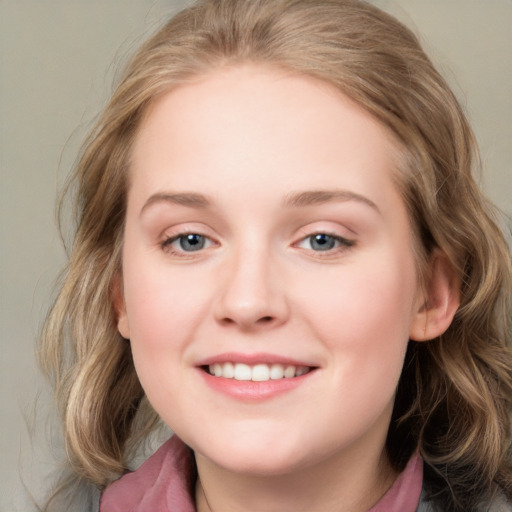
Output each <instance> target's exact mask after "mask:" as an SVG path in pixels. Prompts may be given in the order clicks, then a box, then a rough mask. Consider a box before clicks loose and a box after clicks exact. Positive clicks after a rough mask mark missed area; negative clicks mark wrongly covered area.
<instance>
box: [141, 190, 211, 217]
mask: <svg viewBox="0 0 512 512" xmlns="http://www.w3.org/2000/svg"><path fill="white" fill-rule="evenodd" d="M157 203H170V204H177V205H180V206H188V207H189V208H199V209H206V208H208V207H209V206H210V204H211V203H210V201H209V199H208V198H207V197H206V196H204V195H202V194H196V193H195V192H179V193H178V192H176V193H173V192H157V193H156V194H153V195H152V196H150V198H149V199H148V200H147V201H146V202H145V203H144V206H143V207H142V209H141V210H140V214H141V215H142V214H143V213H144V211H145V210H147V209H148V208H149V207H150V206H153V205H154V204H157Z"/></svg>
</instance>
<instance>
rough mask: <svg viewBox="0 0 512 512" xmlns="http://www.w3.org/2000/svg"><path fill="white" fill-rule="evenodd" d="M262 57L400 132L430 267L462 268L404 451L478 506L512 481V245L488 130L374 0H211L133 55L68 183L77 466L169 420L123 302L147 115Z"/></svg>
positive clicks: (416, 375) (116, 457)
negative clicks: (117, 292) (136, 348)
mask: <svg viewBox="0 0 512 512" xmlns="http://www.w3.org/2000/svg"><path fill="white" fill-rule="evenodd" d="M248 62H249V63H256V64H263V65H270V66H277V67H280V68H283V69H288V70H290V71H292V72H294V73H298V74H303V75H307V76H311V77H315V78H317V79H319V80H322V81H324V82H327V83H329V84H331V85H333V86H335V87H336V88H338V90H340V91H341V92H342V93H344V94H346V95H347V96H349V97H350V98H352V99H353V100H355V101H356V102H357V103H359V105H361V106H362V107H363V108H365V109H366V110H367V111H369V112H370V113H371V114H373V115H374V116H375V117H376V118H378V119H379V120H380V121H381V122H382V123H383V124H384V125H386V126H387V127H388V128H389V129H390V130H391V131H392V132H393V133H394V134H395V136H396V137H397V139H398V140H399V141H400V143H401V148H402V151H401V155H400V158H399V164H398V169H397V184H398V186H399V187H400V189H401V192H402V194H403V198H404V201H405V203H406V205H407V207H408V211H409V214H410V217H411V219H412V222H413V226H414V229H415V233H416V245H417V253H418V254H417V258H418V262H419V263H418V266H419V268H420V271H421V270H422V269H423V271H425V268H426V261H427V260H428V256H429V254H430V253H431V251H432V250H433V249H434V248H439V249H440V250H442V251H443V252H444V253H445V254H446V255H447V256H448V258H449V260H450V262H451V264H452V265H453V268H454V269H455V271H456V274H457V276H458V278H459V280H460V282H461V283H462V285H461V306H460V308H459V310H458V312H457V314H456V316H455V319H454V321H453V323H452V325H451V326H450V327H449V329H448V330H447V331H446V333H445V334H443V335H442V336H440V337H439V338H438V339H435V340H432V341H430V342H427V343H415V342H412V341H411V342H410V344H409V348H408V351H407V355H406V359H405V364H404V369H403V373H402V376H401V379H400V382H399V386H398V391H397V398H396V404H395V410H394V414H393V419H392V422H391V425H390V429H389V435H388V441H387V450H388V453H389V457H390V460H391V463H392V464H393V466H394V467H395V468H396V469H397V470H400V469H401V468H403V467H404V464H405V463H406V461H407V460H408V458H409V457H410V456H411V454H412V453H413V451H414V450H419V452H420V454H421V455H422V457H423V458H424V460H425V462H426V468H427V475H428V476H429V481H430V484H431V486H430V490H431V494H432V496H433V498H432V499H433V500H437V502H439V503H441V504H442V505H443V506H444V507H445V508H444V509H445V510H453V511H456V510H460V511H462V510H464V511H465V512H467V511H469V510H473V509H474V508H475V504H476V503H478V502H480V501H481V500H485V499H488V498H489V496H490V495H491V494H492V492H493V490H494V489H495V488H496V486H499V487H500V488H501V489H502V490H503V492H504V493H505V494H506V495H507V496H508V497H512V470H511V466H510V453H509V447H510V431H511V424H510V411H511V399H512V374H511V368H512V358H511V353H510V349H509V346H508V342H509V340H510V334H511V327H510V326H511V307H510V297H511V293H512V292H511V289H512V285H511V280H512V278H511V274H512V270H511V263H510V261H511V259H510V253H509V249H508V248H507V245H506V242H505V240H504V237H503V235H502V233H501V231H500V229H499V228H498V222H497V220H496V216H495V214H494V213H493V210H492V207H491V206H490V205H489V204H488V203H487V201H486V200H485V199H484V197H483V196H482V194H481V192H480V190H479V189H478V187H477V185H476V184H475V181H474V179H473V177H472V171H474V168H475V167H478V165H479V162H478V156H477V150H476V144H475V141H474V137H473V134H472V131H471V129H470V127H469V125H468V122H467V120H466V117H465V115H464V113H463V111H462V109H461V107H460V105H459V103H458V102H457V100H456V98H455V97H454V95H453V93H452V92H451V91H450V89H449V87H448V86H447V84H446V83H445V81H444V80H443V78H442V77H441V76H440V75H439V73H438V72H437V71H436V70H435V69H434V67H433V66H432V64H431V62H430V61H429V59H428V58H427V56H426V55H425V53H424V52H423V50H422V49H421V47H420V44H419V42H418V40H417V39H416V37H415V36H414V35H413V34H412V33H411V32H410V31H409V30H408V29H407V28H406V27H404V26H403V25H402V24H401V23H399V22H398V21H397V20H396V19H394V18H393V17H391V16H389V15H387V14H385V13H384V12H382V11H380V10H378V9H377V8H375V7H373V6H371V5H370V4H368V3H366V2H363V1H358V0H200V1H199V2H197V3H195V4H194V5H192V6H191V7H190V8H188V9H185V10H184V11H182V12H181V13H179V14H177V15H176V16H175V17H174V18H173V19H171V20H170V21H169V22H168V23H167V24H166V25H165V26H164V27H163V28H162V29H161V30H160V31H158V33H156V34H155V35H154V36H153V37H152V38H151V39H150V40H149V41H147V42H146V43H145V44H144V45H143V46H142V48H141V49H140V50H139V51H138V52H137V54H136V55H135V56H134V57H133V59H132V60H131V62H130V63H129V65H128V67H127V69H126V71H125V74H124V76H123V77H122V79H121V81H120V84H119V86H118V87H117V90H116V91H115V93H114V94H113V97H112V99H111V101H110V103H109V104H108V106H107V107H106V109H105V111H104V112H103V115H102V117H101V118H100V120H99V122H98V123H97V126H96V128H95V129H94V130H93V132H92V133H91V135H90V136H89V138H88V139H87V141H86V143H85V145H84V149H83V151H82V153H81V156H80V159H79V162H78V165H77V167H76V169H75V172H74V174H73V176H72V178H71V180H70V182H69V184H68V188H67V191H68V193H70V192H72V191H73V190H74V191H75V192H76V205H77V208H76V212H75V217H76V234H75V237H74V244H73V247H72V251H71V255H70V260H69V266H68V268H67V270H66V273H65V275H64V278H63V282H62V286H61V289H60V293H59V295H58V297H57V299H56V302H55V304H54V306H53V308H52V309H51V311H50V314H49V316H48V319H47V321H46V324H45V327H44V332H43V335H42V342H41V347H40V361H41V366H42V368H43V370H44V371H45V373H46V374H47V375H49V376H50V378H51V379H52V381H53V384H54V385H55V388H56V394H57V397H58V402H59V404H60V406H61V414H62V422H63V426H64V433H65V439H66V446H67V450H68V455H69V460H70V462H71V465H72V469H73V471H75V472H76V473H77V474H78V475H80V476H82V477H84V478H86V479H87V480H89V481H92V482H94V483H96V484H97V485H98V486H100V487H101V486H105V485H106V484H108V483H109V482H110V481H111V480H112V479H114V478H116V477H117V476H119V474H121V473H122V472H124V471H126V469H127V462H126V461H127V454H128V453H129V452H130V448H131V447H133V446H134V445H135V444H136V443H137V441H138V440H140V439H141V438H142V437H143V436H144V435H145V434H147V432H148V431H150V430H151V429H152V428H153V427H154V426H155V425H156V424H157V421H158V420H157V417H156V414H155V412H154V411H153V410H152V409H151V407H149V406H148V404H147V402H146V399H145V397H144V392H143V390H142V388H141V386H140V384H139V381H138V379H137V375H136V373H135V369H134V365H133V361H132V356H131V350H130V345H129V343H127V342H126V341H125V340H123V339H122V338H121V336H120V335H119V333H118V331H117V327H116V316H115V312H114V307H113V304H112V286H113V282H114V280H115V279H116V277H117V276H119V273H120V271H121V246H122V238H123V225H124V217H125V209H126V195H127V189H128V187H129V169H130V151H131V148H132V146H133V141H134V138H135V136H136V134H137V129H138V126H139V124H140V120H141V117H142V116H143V115H144V113H145V112H146V110H147V108H148V105H149V104H150V103H151V102H152V101H153V99H154V98H156V97H157V96H159V95H161V94H163V93H165V92H167V91H169V90H172V89H173V88H174V87H176V86H178V85H182V84H186V83H187V81H188V80H190V79H193V78H194V77H197V76H199V75H201V74H204V73H207V72H208V71H211V70H214V69H217V68H219V67H222V66H236V65H237V64H238V63H248Z"/></svg>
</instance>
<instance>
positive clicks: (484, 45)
mask: <svg viewBox="0 0 512 512" xmlns="http://www.w3.org/2000/svg"><path fill="white" fill-rule="evenodd" d="M184 3H185V2H184V1H182V0H175V1H167V2H165V1H162V0H137V1H135V0H130V1H128V0H123V1H122V0H88V1H86V0H48V1H44V2H43V1H40V0H0V179H1V182H0V196H1V202H0V208H1V211H0V230H1V231H0V244H1V246H0V247H1V248H0V268H1V281H0V290H1V292H0V293H1V307H0V326H1V327H0V328H1V331H0V342H1V352H0V457H1V458H0V461H1V462H0V510H1V511H3V512H10V511H14V510H19V511H28V510H32V507H31V506H30V505H29V503H30V499H29V497H28V494H29V493H28V491H30V492H31V493H32V494H33V495H34V496H35V497H38V496H40V495H41V492H42V490H43V489H44V488H45V487H47V485H48V476H47V475H48V474H49V472H50V471H51V469H52V465H51V453H50V449H49V448H48V447H47V446H46V443H45V440H46V437H48V435H47V431H48V429H47V428H46V422H45V413H46V411H47V409H48V408H49V405H48V404H50V402H51V401H50V399H49V396H48V392H47V390H46V389H45V386H44V384H43V382H42V380H41V378H40V377H39V376H38V372H37V369H36V365H35V359H34V350H35V344H36V338H37V336H38V332H39V330H40V327H41V323H42V321H43V318H44V316H45V314H46V311H47V308H48V306H49V303H50V296H51V293H52V285H53V282H54V280H55V278H56V276H57V274H58V272H59V270H60V269H61V268H62V266H63V265H64V262H65V257H64V252H63V250H62V248H61V244H60V240H59V236H58V233H57V230H56V227H55V221H54V204H55V198H56V194H57V191H58V189H59V187H60V186H61V185H62V182H63V180H64V179H65V177H66V174H67V173H68V170H69V169H70V167H71V166H72V164H73V161H74V158H75V155H76V152H77V149H78V147H79V145H80V142H81V141H82V139H83V137H84V135H85V133H86V132H87V130H88V128H90V127H91V124H92V120H93V119H94V116H95V115H96V114H97V113H98V111H99V110H100V108H101V106H102V105H103V104H104V102H105V100H106V98H107V97H108V94H109V92H110V90H111V83H112V79H113V77H114V76H115V72H116V70H117V69H118V68H119V67H120V66H121V64H122V62H123V61H124V59H125V57H126V55H127V54H129V53H130V52H131V51H133V49H134V48H135V47H137V45H138V44H139V43H140V42H141V41H142V40H143V39H144V38H145V37H146V36H147V35H148V34H149V33H151V32H152V31H153V30H154V29H155V28H156V27H157V26H158V25H159V24H161V23H162V21H163V20H164V19H165V18H166V17H168V15H169V14H170V13H172V12H174V11H175V10H176V9H177V8H178V7H179V6H181V5H184ZM375 3H376V4H378V5H380V6H382V7H384V8H385V9H387V10H389V11H390V12H392V13H394V14H395V15H397V16H398V17H399V18H401V19H402V20H404V21H405V22H406V23H407V24H408V25H409V26H411V27H412V28H413V29H414V30H415V31H416V32H418V33H419V34H420V35H421V39H422V41H423V43H424V46H425V48H426V50H427V52H428V53H429V54H430V55H431V56H432V58H433V59H434V61H435V62H436V64H437V65H438V66H439V67H440V69H441V71H442V72H443V73H444V75H445V76H446V77H447V78H448V80H449V81H450V83H451V84H452V85H453V87H454V89H455V91H456V93H457V95H458V96H459V98H460V100H461V101H462V103H463V104H464V105H465V106H466V108H467V111H468V113H469V117H470V119H471V120H472V122H473V124H474V128H475V130H476V133H477V137H478V139H479V142H480V145H481V149H482V155H483V160H484V164H485V174H484V177H483V186H484V188H485V189H486V191H487V192H488V194H489V195H490V196H491V198H492V199H493V200H494V201H495V202H496V203H497V204H498V205H499V206H500V207H501V208H502V209H503V210H504V211H505V212H506V213H507V214H508V215H512V170H511V164H512V143H511V141H512V99H511V97H512V30H511V27H512V0H375ZM31 428H32V429H34V431H35V433H34V436H33V440H32V441H31V437H30V435H29V431H30V429H31ZM21 477H23V481H24V482H25V485H26V488H27V489H28V490H27V489H24V488H23V485H22V483H21V480H22V479H21Z"/></svg>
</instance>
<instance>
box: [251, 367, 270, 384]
mask: <svg viewBox="0 0 512 512" xmlns="http://www.w3.org/2000/svg"><path fill="white" fill-rule="evenodd" d="M251 379H252V380H254V381H257V382H263V381H265V380H269V379H270V368H269V367H268V365H266V364H257V365H256V366H253V367H252V375H251Z"/></svg>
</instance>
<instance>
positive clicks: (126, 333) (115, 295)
mask: <svg viewBox="0 0 512 512" xmlns="http://www.w3.org/2000/svg"><path fill="white" fill-rule="evenodd" d="M111 296H112V304H113V306H114V311H115V313H116V320H117V330H118V331H119V334H120V335H121V336H122V337H123V338H126V339H130V326H129V324H128V315H127V313H126V304H125V300H124V295H123V280H122V277H121V275H120V274H117V275H116V276H115V278H114V280H113V281H112V288H111Z"/></svg>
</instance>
